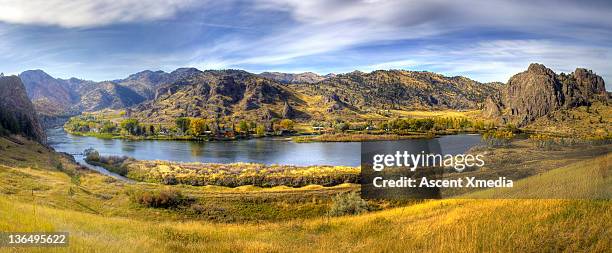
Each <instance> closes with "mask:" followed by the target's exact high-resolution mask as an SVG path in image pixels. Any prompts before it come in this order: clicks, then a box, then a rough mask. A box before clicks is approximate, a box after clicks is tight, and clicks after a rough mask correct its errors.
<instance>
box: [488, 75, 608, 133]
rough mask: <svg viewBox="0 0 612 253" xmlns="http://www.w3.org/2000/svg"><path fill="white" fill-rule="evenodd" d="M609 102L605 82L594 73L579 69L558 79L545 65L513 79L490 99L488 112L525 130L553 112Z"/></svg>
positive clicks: (489, 114) (503, 121)
mask: <svg viewBox="0 0 612 253" xmlns="http://www.w3.org/2000/svg"><path fill="white" fill-rule="evenodd" d="M594 100H607V94H606V90H605V84H604V81H603V79H602V78H601V77H600V76H598V75H596V74H594V73H593V72H592V71H590V70H586V69H582V68H578V69H576V71H574V72H573V73H570V74H564V73H562V74H559V75H557V74H556V73H555V72H553V71H552V70H551V69H549V68H546V67H545V66H544V65H542V64H537V63H533V64H531V65H529V68H528V69H527V70H526V71H524V72H521V73H518V74H516V75H514V76H513V77H511V78H510V80H509V81H508V84H507V85H506V86H505V87H504V88H502V89H501V90H500V92H499V94H494V95H492V96H490V97H489V98H487V100H486V102H485V108H484V112H485V114H487V115H488V116H490V117H494V118H498V119H499V120H500V121H501V122H502V123H505V124H506V123H511V124H515V125H518V126H524V125H526V124H528V123H530V122H532V121H533V120H535V119H537V118H539V117H542V116H545V115H549V114H550V113H551V112H554V111H557V110H560V109H568V108H574V107H578V106H581V105H589V104H590V103H591V102H592V101H594Z"/></svg>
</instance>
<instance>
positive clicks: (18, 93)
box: [0, 76, 47, 143]
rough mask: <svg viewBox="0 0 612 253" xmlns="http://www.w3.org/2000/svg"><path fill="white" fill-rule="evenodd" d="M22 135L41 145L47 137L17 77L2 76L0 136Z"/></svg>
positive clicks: (0, 82)
mask: <svg viewBox="0 0 612 253" xmlns="http://www.w3.org/2000/svg"><path fill="white" fill-rule="evenodd" d="M7 132H8V133H12V134H22V135H24V136H27V137H31V138H33V139H35V140H36V141H38V142H40V143H45V142H46V139H47V137H46V136H45V132H44V131H43V129H42V127H41V125H40V123H39V121H38V118H37V116H36V113H35V110H34V106H33V105H32V102H31V101H30V99H29V98H28V95H27V92H26V87H25V86H24V85H23V83H22V82H21V79H19V77H17V76H7V77H5V76H0V134H3V133H4V134H5V133H7Z"/></svg>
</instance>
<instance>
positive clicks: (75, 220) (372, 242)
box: [0, 138, 612, 252]
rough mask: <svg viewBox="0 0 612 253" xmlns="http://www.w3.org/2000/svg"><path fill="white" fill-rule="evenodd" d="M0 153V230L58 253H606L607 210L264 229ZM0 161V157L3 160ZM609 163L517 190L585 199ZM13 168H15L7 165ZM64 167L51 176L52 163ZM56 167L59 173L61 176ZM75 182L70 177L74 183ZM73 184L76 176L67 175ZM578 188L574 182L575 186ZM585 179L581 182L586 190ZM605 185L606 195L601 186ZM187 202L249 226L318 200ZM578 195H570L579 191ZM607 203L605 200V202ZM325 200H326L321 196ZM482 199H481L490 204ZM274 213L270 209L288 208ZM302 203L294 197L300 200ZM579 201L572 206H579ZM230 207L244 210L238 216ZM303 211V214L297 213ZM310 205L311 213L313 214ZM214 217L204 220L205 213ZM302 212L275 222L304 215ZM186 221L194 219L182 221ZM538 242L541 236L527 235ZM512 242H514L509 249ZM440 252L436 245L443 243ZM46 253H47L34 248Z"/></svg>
mask: <svg viewBox="0 0 612 253" xmlns="http://www.w3.org/2000/svg"><path fill="white" fill-rule="evenodd" d="M0 146H2V147H7V146H10V148H11V149H15V150H22V151H23V152H24V154H25V156H24V157H25V158H26V159H27V160H25V161H20V160H13V159H11V158H10V157H4V156H2V155H0V158H6V159H7V160H5V159H1V160H2V163H1V164H2V165H0V174H1V175H2V177H0V182H2V184H0V214H2V215H1V216H0V217H2V218H0V229H1V230H4V231H17V230H19V231H68V232H70V235H71V237H70V247H69V248H67V249H64V248H58V249H57V251H59V252H64V251H66V252H92V251H98V250H100V249H104V251H113V252H134V251H140V252H168V251H172V252H209V251H215V252H223V251H242V252H262V251H266V252H284V251H300V252H301V251H312V250H313V249H315V250H316V251H319V252H337V251H338V249H353V250H354V251H356V252H370V251H383V252H386V251H389V252H399V251H417V250H425V251H437V252H450V251H496V252H515V251H521V252H533V251H589V252H605V251H606V250H607V249H609V248H610V247H612V245H611V244H610V241H609V240H606V239H605V238H610V236H612V235H611V234H610V233H611V232H610V231H612V228H611V227H610V226H611V223H610V222H606V221H608V220H611V219H612V216H611V215H612V213H611V212H610V208H611V207H612V203H611V202H610V201H609V200H535V199H517V200H510V199H500V200H476V199H458V200H434V201H423V202H419V203H416V204H413V205H409V206H405V207H398V208H391V209H388V210H383V211H378V212H372V213H367V214H361V215H355V216H345V217H327V216H322V215H317V216H318V217H316V216H315V217H313V216H310V218H307V219H304V218H297V219H295V218H292V219H289V220H286V219H282V220H281V221H268V222H259V223H254V222H246V223H244V222H237V223H236V222H229V223H227V222H215V221H206V220H200V219H186V218H185V217H184V216H182V215H178V216H177V215H175V214H173V212H176V211H173V210H164V209H154V208H142V207H135V206H134V205H131V204H130V203H129V200H128V197H127V196H126V194H125V190H126V189H134V188H140V187H143V188H145V187H150V188H153V187H158V186H155V185H151V184H136V185H128V184H125V183H123V182H120V181H117V180H112V179H109V178H106V177H104V176H101V175H99V174H95V173H90V172H87V171H80V170H79V169H78V168H76V167H75V166H74V165H73V164H72V163H70V161H69V159H67V157H65V156H58V155H56V154H54V153H49V151H48V150H47V149H45V148H42V147H40V146H38V145H37V144H34V143H30V142H26V144H25V145H22V146H20V145H16V144H14V143H10V142H6V141H5V140H4V139H2V138H0ZM2 154H5V153H2ZM610 159H612V157H611V156H610V155H607V156H601V157H595V158H591V159H588V160H583V161H581V162H574V163H570V164H568V165H565V166H562V167H560V168H559V169H556V170H551V171H549V172H546V173H543V174H541V175H538V176H534V177H531V178H527V179H525V180H522V181H519V182H517V184H516V186H517V189H516V191H517V192H519V193H520V192H523V191H527V192H533V189H534V186H538V187H537V188H535V189H537V190H538V192H556V191H557V190H558V189H560V188H559V187H560V185H559V184H561V183H562V184H569V185H563V187H562V188H561V189H571V190H572V194H590V191H589V189H588V188H585V186H590V185H592V184H590V182H589V181H588V178H586V177H584V175H602V174H601V173H602V172H603V173H604V174H603V175H605V174H606V173H607V172H605V171H606V169H607V170H609V167H608V168H606V167H602V166H605V165H606V164H608V163H609V162H610ZM9 161H12V162H9ZM58 162H60V163H61V164H63V165H62V166H54V165H52V164H58ZM57 168H61V170H60V169H57ZM74 171H77V172H79V174H78V175H79V176H74V175H75V174H74V173H75V172H74ZM71 175H72V176H71ZM575 178H578V179H579V180H574V179H575ZM585 179H586V180H585ZM608 186H609V184H608ZM169 187H175V188H176V189H182V190H183V191H185V192H187V193H188V194H190V195H196V196H208V198H209V199H208V200H207V201H216V202H214V203H219V204H223V203H226V204H225V205H227V203H234V201H237V202H235V203H236V205H237V206H240V208H241V209H237V210H234V211H233V212H234V213H235V214H236V215H240V214H243V215H245V216H244V217H252V216H253V215H256V214H261V213H266V214H268V213H275V212H274V210H278V208H292V206H296V203H303V201H305V200H306V201H307V202H309V203H315V202H318V201H321V200H319V199H318V197H316V196H317V195H302V194H310V193H312V192H313V191H318V190H316V188H314V189H315V190H308V189H274V190H262V189H256V188H241V189H236V190H232V189H226V188H198V189H195V188H191V187H179V186H169ZM574 189H577V190H578V191H575V190H574ZM608 193H609V192H608ZM322 194H333V192H326V193H322ZM487 194H489V193H487V192H486V191H485V192H483V193H481V195H480V197H483V195H487ZM290 196H292V197H291V198H290V199H285V200H284V201H285V202H284V204H283V200H280V202H278V205H273V204H272V205H270V202H271V201H272V203H274V201H276V200H275V199H278V198H281V199H284V198H288V197H290ZM300 196H302V197H300ZM576 196H579V195H576ZM238 203H242V204H241V205H238ZM301 205H302V204H300V205H299V206H300V207H301V208H303V207H304V206H301ZM313 205H315V204H313ZM203 208H204V210H209V211H208V212H204V213H201V214H196V215H207V213H208V214H210V212H213V215H215V212H216V215H219V214H222V213H223V212H224V211H226V210H227V209H226V208H228V207H226V206H223V207H221V208H217V209H215V208H214V207H208V206H204V207H203ZM209 208H210V209H209ZM305 211H306V210H304V209H300V208H298V209H288V210H287V209H286V210H284V211H283V212H282V213H285V214H291V213H300V212H301V215H307V214H308V212H305ZM189 217H191V216H189ZM534 235H537V236H534ZM508 238H511V240H508ZM441 241H443V242H444V243H440V242H441ZM126 245H129V247H126ZM31 250H32V251H34V252H44V251H45V250H47V249H42V248H41V249H31Z"/></svg>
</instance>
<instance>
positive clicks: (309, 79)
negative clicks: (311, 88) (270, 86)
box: [259, 72, 333, 84]
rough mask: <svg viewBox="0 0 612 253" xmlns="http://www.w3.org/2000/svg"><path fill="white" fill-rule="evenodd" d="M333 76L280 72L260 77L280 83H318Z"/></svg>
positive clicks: (261, 74)
mask: <svg viewBox="0 0 612 253" xmlns="http://www.w3.org/2000/svg"><path fill="white" fill-rule="evenodd" d="M332 75H333V74H328V75H326V76H320V75H317V74H315V73H312V72H304V73H299V74H291V73H280V72H263V73H260V74H259V76H262V77H265V78H269V79H272V80H274V81H277V82H279V83H285V84H288V83H294V84H295V83H317V82H320V81H323V80H325V79H326V78H328V77H331V76H332Z"/></svg>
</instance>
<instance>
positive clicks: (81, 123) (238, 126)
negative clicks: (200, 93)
mask: <svg viewBox="0 0 612 253" xmlns="http://www.w3.org/2000/svg"><path fill="white" fill-rule="evenodd" d="M294 125H295V123H294V122H293V121H292V120H289V119H282V120H281V119H279V120H274V121H270V122H263V123H262V122H253V121H245V120H239V121H236V120H233V119H229V118H226V119H203V118H190V117H181V118H177V119H176V120H175V121H174V124H173V125H167V124H148V123H142V122H140V121H139V120H138V119H135V118H127V119H123V120H121V121H119V123H116V122H114V121H111V120H108V119H98V118H97V117H96V116H94V115H84V116H77V117H73V118H71V119H70V120H69V121H68V122H67V123H66V124H65V126H64V128H65V129H66V130H67V131H69V132H73V133H75V132H76V133H97V134H109V135H131V136H159V135H164V136H193V137H199V136H219V135H223V136H239V135H257V136H263V135H266V134H268V133H277V132H283V131H293V128H294Z"/></svg>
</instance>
